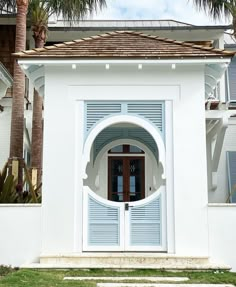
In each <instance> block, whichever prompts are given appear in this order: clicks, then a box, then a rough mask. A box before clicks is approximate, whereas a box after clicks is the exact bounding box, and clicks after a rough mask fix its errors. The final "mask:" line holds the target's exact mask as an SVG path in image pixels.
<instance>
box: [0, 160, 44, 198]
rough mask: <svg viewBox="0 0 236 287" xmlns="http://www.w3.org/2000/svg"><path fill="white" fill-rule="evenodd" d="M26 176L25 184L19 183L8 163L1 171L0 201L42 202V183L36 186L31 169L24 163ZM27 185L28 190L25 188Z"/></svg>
mask: <svg viewBox="0 0 236 287" xmlns="http://www.w3.org/2000/svg"><path fill="white" fill-rule="evenodd" d="M24 174H25V178H24V181H23V184H19V183H18V182H17V179H14V176H13V175H11V174H9V173H8V164H5V166H4V168H3V170H2V171H0V203H40V202H41V192H40V190H41V184H40V185H39V186H38V187H36V188H34V187H33V184H32V181H31V178H30V173H29V170H28V169H27V166H26V165H25V164H24ZM26 185H27V187H28V190H27V191H26V190H24V187H25V186H26Z"/></svg>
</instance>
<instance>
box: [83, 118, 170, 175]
mask: <svg viewBox="0 0 236 287" xmlns="http://www.w3.org/2000/svg"><path fill="white" fill-rule="evenodd" d="M118 123H129V124H134V125H137V126H139V127H141V128H143V129H145V130H146V131H147V132H148V133H149V134H150V135H151V136H152V137H153V139H154V141H155V143H156V145H157V147H158V151H159V162H160V163H161V164H162V167H163V174H162V178H163V179H165V178H166V152H165V145H164V142H163V139H162V136H161V134H160V132H159V131H158V130H157V129H156V127H154V126H153V125H152V124H151V123H149V122H148V121H147V120H145V119H142V118H139V117H137V116H130V115H118V116H113V117H109V118H107V119H104V120H103V121H101V122H100V123H98V124H97V125H96V126H95V127H94V128H93V129H92V130H91V131H90V133H89V135H88V137H87V139H86V141H85V143H84V148H83V157H82V177H83V179H86V178H87V177H88V175H87V174H86V167H87V164H88V162H89V161H90V151H91V148H92V145H93V142H94V140H95V139H96V137H97V136H98V134H99V133H100V132H101V131H102V130H104V129H105V128H107V127H109V126H111V125H115V124H118Z"/></svg>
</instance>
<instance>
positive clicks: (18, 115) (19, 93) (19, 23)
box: [10, 0, 28, 183]
mask: <svg viewBox="0 0 236 287" xmlns="http://www.w3.org/2000/svg"><path fill="white" fill-rule="evenodd" d="M16 3H17V15H16V43H15V51H16V52H19V51H22V50H25V43H26V15H27V10H28V0H17V1H16ZM24 95H25V75H24V73H23V72H22V70H21V68H20V66H19V65H18V64H17V62H16V61H15V62H14V82H13V98H12V116H11V138H10V161H11V159H12V158H16V159H17V160H18V161H19V174H18V181H19V182H20V183H21V182H22V167H23V143H24Z"/></svg>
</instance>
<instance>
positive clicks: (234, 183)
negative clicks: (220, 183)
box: [227, 151, 236, 203]
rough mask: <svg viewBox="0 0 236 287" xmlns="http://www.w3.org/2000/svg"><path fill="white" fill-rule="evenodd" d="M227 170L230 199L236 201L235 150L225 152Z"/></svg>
mask: <svg viewBox="0 0 236 287" xmlns="http://www.w3.org/2000/svg"><path fill="white" fill-rule="evenodd" d="M227 171H228V183H229V192H230V194H231V195H232V196H231V197H230V201H231V202H232V203H236V151H228V152H227Z"/></svg>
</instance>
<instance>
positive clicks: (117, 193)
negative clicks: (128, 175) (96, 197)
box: [111, 159, 124, 202]
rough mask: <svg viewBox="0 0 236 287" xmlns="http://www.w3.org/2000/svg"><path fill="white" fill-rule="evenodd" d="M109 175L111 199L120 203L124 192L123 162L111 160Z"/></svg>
mask: <svg viewBox="0 0 236 287" xmlns="http://www.w3.org/2000/svg"><path fill="white" fill-rule="evenodd" d="M111 173H112V174H111V199H112V200H113V201H118V202H122V201H123V192H124V178H123V160H119V159H117V160H112V164H111Z"/></svg>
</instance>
